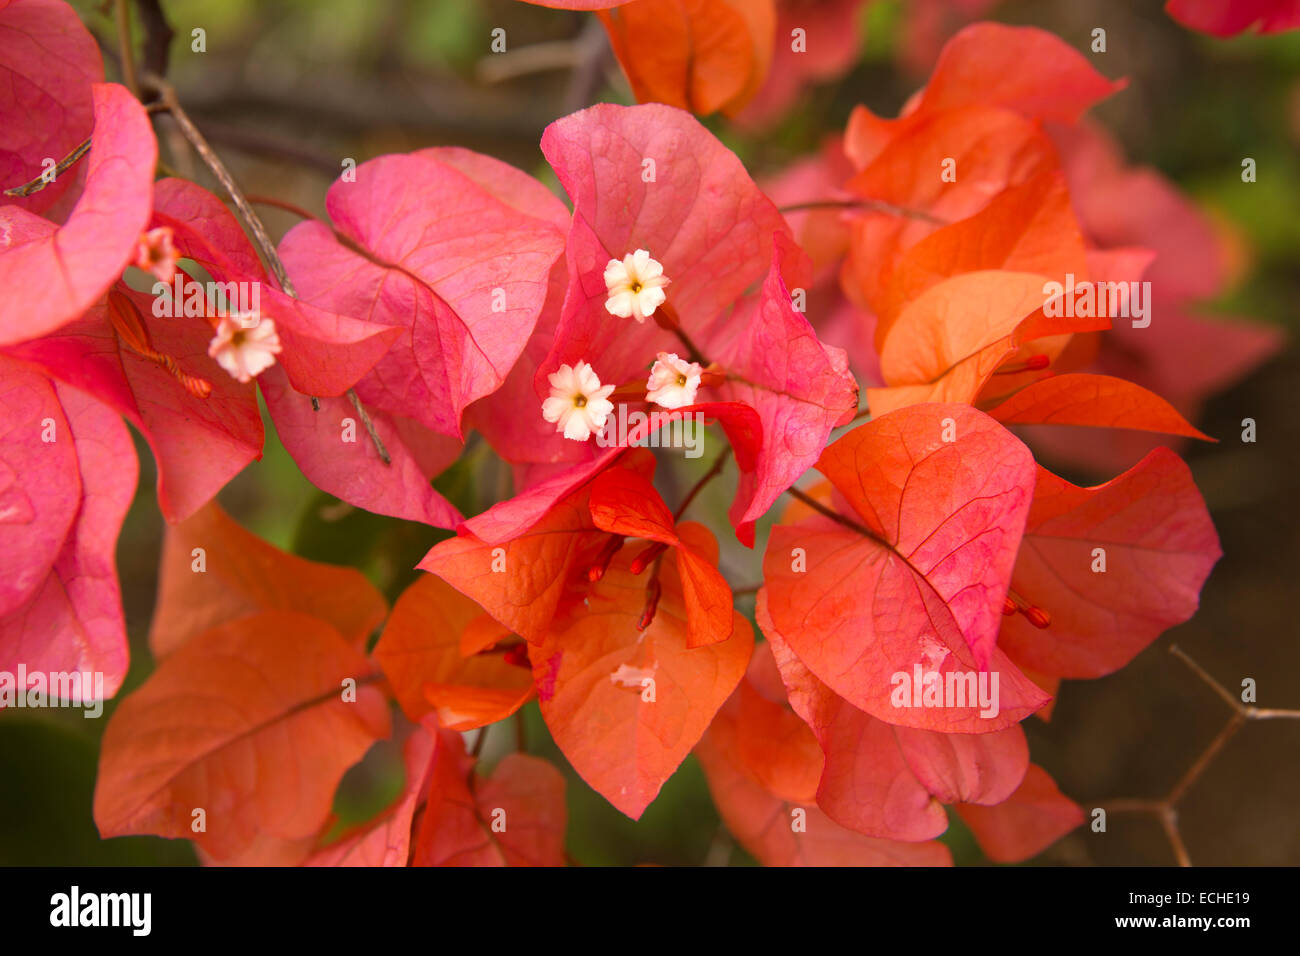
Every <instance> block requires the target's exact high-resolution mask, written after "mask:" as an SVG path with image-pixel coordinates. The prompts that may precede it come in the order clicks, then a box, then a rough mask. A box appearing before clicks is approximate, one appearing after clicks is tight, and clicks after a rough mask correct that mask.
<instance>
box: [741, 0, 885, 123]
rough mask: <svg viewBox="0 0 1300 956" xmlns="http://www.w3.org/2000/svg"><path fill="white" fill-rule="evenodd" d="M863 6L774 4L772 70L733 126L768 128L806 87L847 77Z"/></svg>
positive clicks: (831, 0)
mask: <svg viewBox="0 0 1300 956" xmlns="http://www.w3.org/2000/svg"><path fill="white" fill-rule="evenodd" d="M863 5H864V4H863V0H818V2H816V3H806V2H804V0H777V4H776V15H777V16H776V37H775V39H776V42H775V44H774V46H773V51H772V66H771V68H770V69H769V70H768V73H767V80H766V81H765V82H764V83H763V85H762V87H760V88H759V91H758V93H756V94H755V96H754V98H753V99H752V100H751V101H750V102H749V105H748V106H746V107H745V108H744V110H742V111H741V113H740V114H739V115H738V116H737V117H736V121H737V122H738V123H741V124H743V125H754V126H758V127H763V126H767V125H770V124H772V123H774V122H776V121H777V120H780V119H782V118H784V116H785V115H786V113H787V112H788V111H789V109H790V107H791V106H793V105H794V103H795V101H796V100H798V98H799V95H800V94H801V93H802V92H803V88H804V87H805V86H806V85H808V84H811V83H824V82H826V81H828V80H833V79H835V78H837V77H839V76H841V75H842V74H844V73H845V72H847V71H848V69H849V68H850V67H851V66H852V65H853V61H854V60H855V59H856V58H857V55H858V46H859V44H860V38H861V35H862V34H861V31H860V30H859V28H858V16H859V14H860V13H861V12H862V8H863ZM796 31H798V32H796Z"/></svg>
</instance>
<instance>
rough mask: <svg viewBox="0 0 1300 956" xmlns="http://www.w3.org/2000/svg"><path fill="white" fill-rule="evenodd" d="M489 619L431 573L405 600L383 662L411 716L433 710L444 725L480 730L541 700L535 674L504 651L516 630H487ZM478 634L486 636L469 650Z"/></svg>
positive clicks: (382, 646)
mask: <svg viewBox="0 0 1300 956" xmlns="http://www.w3.org/2000/svg"><path fill="white" fill-rule="evenodd" d="M485 616H486V615H484V613H483V609H482V608H480V607H479V606H478V605H477V604H475V603H474V602H473V601H471V600H470V599H469V598H467V597H465V596H464V595H463V594H461V593H460V592H458V591H456V590H455V589H454V588H453V587H451V585H449V584H447V583H446V582H444V581H441V580H439V579H438V578H436V577H434V576H433V575H431V574H427V575H424V576H422V577H421V578H420V579H419V580H418V581H416V582H415V583H414V584H412V585H411V586H410V587H409V588H407V589H406V591H405V592H404V593H403V594H402V596H401V597H400V598H398V600H397V604H396V605H395V606H394V608H393V614H392V617H390V618H389V620H388V624H387V625H386V626H385V627H384V634H383V636H382V637H381V638H380V639H379V643H378V644H376V645H375V660H376V662H378V664H379V666H380V667H381V668H383V671H384V674H385V676H387V677H388V680H389V683H391V684H392V686H393V692H394V693H395V694H396V695H397V699H398V700H399V701H400V702H401V704H402V710H403V711H404V712H405V713H406V716H407V717H409V718H411V719H412V720H419V719H421V718H422V717H423V716H424V715H425V714H427V713H431V712H432V713H435V714H436V715H437V719H438V723H439V724H441V725H442V726H443V727H447V728H450V729H451V730H461V731H464V730H472V729H474V728H475V727H482V726H484V725H486V724H493V723H496V722H497V721H498V720H504V719H505V718H507V717H509V716H510V715H511V714H513V713H514V712H515V711H516V710H518V709H519V708H520V707H521V706H522V705H523V704H524V702H525V701H527V700H528V699H529V698H530V697H531V696H532V695H533V682H532V676H531V674H530V673H529V672H528V670H527V669H526V668H525V667H523V666H520V665H516V664H512V663H510V661H509V660H507V653H506V652H507V647H504V646H497V643H498V641H501V640H502V639H503V638H508V637H509V636H510V631H508V630H506V629H504V628H501V627H495V628H487V629H484V627H483V623H482V621H483V618H484V617H485ZM471 629H475V630H477V632H478V633H479V634H480V635H482V637H480V638H479V639H478V640H475V641H472V642H469V643H468V645H467V641H466V637H467V636H469V635H468V634H467V632H469V631H470V630H471ZM485 642H486V643H485Z"/></svg>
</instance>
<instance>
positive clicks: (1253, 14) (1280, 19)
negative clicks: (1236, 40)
mask: <svg viewBox="0 0 1300 956" xmlns="http://www.w3.org/2000/svg"><path fill="white" fill-rule="evenodd" d="M1165 10H1166V12H1168V14H1169V15H1170V16H1171V17H1173V18H1174V19H1175V20H1177V21H1178V22H1179V23H1181V24H1183V25H1184V26H1188V27H1191V28H1192V29H1193V30H1200V31H1202V32H1204V33H1210V34H1213V35H1214V36H1216V37H1230V36H1236V35H1237V34H1238V33H1242V32H1244V31H1246V30H1249V29H1251V28H1252V27H1254V28H1255V29H1257V30H1258V31H1259V32H1260V33H1281V32H1282V31H1283V30H1294V29H1296V28H1298V27H1300V3H1297V2H1296V0H1169V2H1168V3H1166V4H1165Z"/></svg>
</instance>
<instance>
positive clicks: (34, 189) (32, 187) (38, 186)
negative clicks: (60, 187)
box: [5, 137, 90, 199]
mask: <svg viewBox="0 0 1300 956" xmlns="http://www.w3.org/2000/svg"><path fill="white" fill-rule="evenodd" d="M89 149H90V137H86V139H85V140H83V141H82V142H81V143H80V144H78V146H77V148H76V149H74V150H73V151H72V152H70V153H68V155H67V156H64V157H63V159H61V160H59V162H58V164H57V165H56V166H55V167H54V176H53V178H51V179H46V178H45V173H41V174H40V175H39V176H37V177H36V178H35V179H33V180H30V181H29V182H25V183H23V184H22V185H21V186H14V187H13V188H12V189H6V190H5V195H6V196H17V197H19V198H20V199H21V198H22V197H24V196H30V195H31V194H32V193H38V192H40V191H41V190H42V189H44V188H45V187H46V186H48V185H50V183H53V182H57V181H58V178H59V177H60V176H62V175H63V174H64V173H66V172H67V171H68V170H69V169H70V168H71V167H72V164H73V163H75V162H76V161H77V160H79V159H81V157H82V156H85V155H86V153H87V151H89Z"/></svg>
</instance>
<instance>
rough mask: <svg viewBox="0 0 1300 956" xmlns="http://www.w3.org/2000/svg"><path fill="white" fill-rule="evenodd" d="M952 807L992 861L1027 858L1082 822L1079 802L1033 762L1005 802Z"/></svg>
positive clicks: (962, 804)
mask: <svg viewBox="0 0 1300 956" xmlns="http://www.w3.org/2000/svg"><path fill="white" fill-rule="evenodd" d="M956 809H957V813H958V814H960V815H961V818H962V822H963V823H965V824H966V826H968V827H970V829H971V832H972V833H973V834H975V839H976V841H977V842H978V843H979V845H980V849H981V850H983V851H984V853H985V854H986V855H987V856H988V858H989V859H990V860H992V861H993V862H995V863H1020V862H1022V861H1023V860H1027V859H1029V858H1030V857H1031V856H1035V855H1037V854H1038V853H1041V852H1042V851H1043V850H1045V849H1046V848H1047V847H1049V846H1051V845H1052V844H1053V843H1055V842H1056V841H1057V840H1059V839H1060V838H1061V837H1063V836H1065V834H1067V833H1069V832H1070V831H1071V830H1073V829H1074V828H1075V827H1077V826H1078V825H1079V824H1080V823H1082V822H1083V810H1081V809H1080V808H1079V805H1078V804H1076V803H1075V802H1074V801H1073V800H1071V799H1070V798H1069V797H1066V796H1064V795H1063V794H1062V793H1061V791H1060V790H1058V789H1057V787H1056V783H1055V781H1053V780H1052V778H1051V777H1050V776H1048V774H1047V771H1045V770H1044V769H1043V768H1042V767H1039V766H1037V765H1036V764H1030V765H1029V770H1028V772H1027V773H1026V774H1025V781H1024V783H1022V784H1021V785H1020V787H1019V789H1017V790H1016V792H1015V793H1013V794H1012V795H1011V796H1010V797H1009V798H1008V799H1007V800H1006V801H1005V802H1003V803H999V804H996V805H995V806H991V807H985V806H976V805H974V804H968V803H959V804H958V805H957V807H956Z"/></svg>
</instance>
